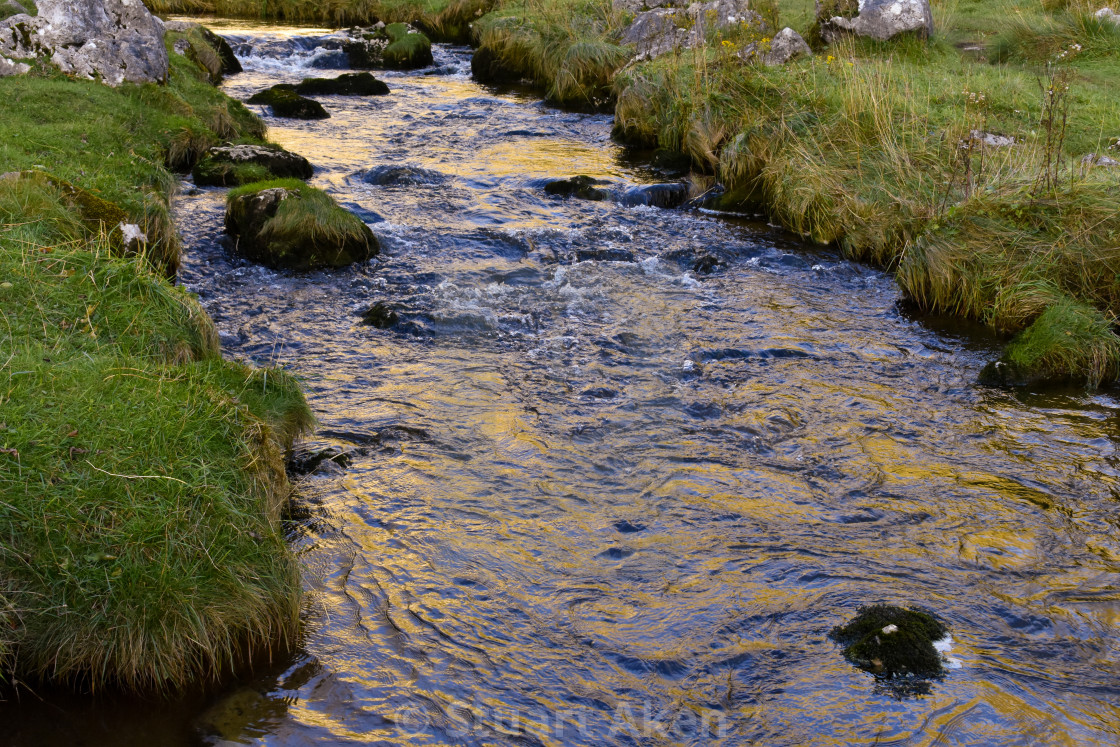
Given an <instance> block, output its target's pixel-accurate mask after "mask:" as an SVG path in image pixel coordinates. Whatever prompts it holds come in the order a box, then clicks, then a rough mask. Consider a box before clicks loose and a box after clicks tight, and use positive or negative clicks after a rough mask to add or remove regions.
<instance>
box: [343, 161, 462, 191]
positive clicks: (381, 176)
mask: <svg viewBox="0 0 1120 747" xmlns="http://www.w3.org/2000/svg"><path fill="white" fill-rule="evenodd" d="M359 178H360V179H361V180H362V181H363V182H365V183H366V184H374V185H377V186H379V187H399V186H414V185H421V184H443V183H444V182H446V181H447V175H446V174H441V173H439V172H438V171H432V170H431V169H423V168H420V167H419V166H397V165H393V164H388V165H383V166H374V167H373V168H372V169H370V170H369V171H366V172H364V173H362V174H360V175H359Z"/></svg>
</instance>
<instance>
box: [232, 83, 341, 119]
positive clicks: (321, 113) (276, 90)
mask: <svg viewBox="0 0 1120 747" xmlns="http://www.w3.org/2000/svg"><path fill="white" fill-rule="evenodd" d="M249 103H250V104H263V105H265V106H267V107H268V108H269V109H271V110H272V114H273V116H276V117H284V118H286V119H327V118H329V117H330V116H331V115H330V114H329V113H328V112H327V110H326V109H324V108H323V105H322V104H320V103H319V102H318V101H315V100H314V99H308V98H304V97H303V96H300V95H299V94H298V93H296V92H295V86H293V85H290V84H286V83H282V84H280V85H276V86H272V88H266V89H265V90H263V91H261V92H259V93H255V94H253V95H252V96H250V97H249Z"/></svg>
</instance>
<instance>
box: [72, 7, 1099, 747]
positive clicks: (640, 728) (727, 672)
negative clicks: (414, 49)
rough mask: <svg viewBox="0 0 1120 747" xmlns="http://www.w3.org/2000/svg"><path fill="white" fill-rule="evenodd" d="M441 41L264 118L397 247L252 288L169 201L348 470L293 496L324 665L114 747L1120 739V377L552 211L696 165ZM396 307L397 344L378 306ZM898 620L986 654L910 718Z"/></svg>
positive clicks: (574, 211)
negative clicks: (1006, 388) (585, 188)
mask: <svg viewBox="0 0 1120 747" xmlns="http://www.w3.org/2000/svg"><path fill="white" fill-rule="evenodd" d="M223 33H227V34H228V35H230V36H231V37H232V38H233V40H234V41H235V42H239V46H238V49H239V53H240V54H242V55H243V56H244V57H245V63H246V68H247V71H246V73H245V74H243V75H239V76H235V77H232V78H230V80H229V81H228V82H227V84H226V86H225V87H226V90H227V91H228V92H229V93H230V94H231V95H233V96H236V97H238V98H242V99H244V98H247V97H248V96H249V95H250V94H251V93H253V92H255V91H256V90H259V89H260V88H263V87H266V86H268V85H271V84H273V83H278V82H297V81H298V80H300V79H301V78H303V77H305V76H307V75H311V74H313V73H315V74H327V75H334V74H337V72H338V71H330V70H327V71H322V70H319V71H313V70H312V69H311V68H310V66H311V65H324V64H326V65H329V64H333V63H334V62H336V61H337V55H334V56H333V57H332V54H334V53H332V52H330V51H329V50H325V49H323V48H322V46H323V45H322V43H321V42H315V41H312V40H311V39H312V38H313V37H316V36H321V35H322V34H325V33H326V32H324V31H316V30H291V29H288V30H282V29H276V28H267V27H252V28H251V27H240V28H238V27H229V28H226V29H224V30H223ZM328 46H329V45H328ZM436 56H437V62H436V67H435V68H434V69H432V70H428V71H420V72H416V73H408V74H398V73H386V74H384V76H383V77H384V78H385V80H386V81H387V82H388V83H389V85H390V87H391V88H392V93H391V95H389V96H387V97H380V98H372V99H347V98H336V97H324V98H323V99H321V100H322V101H323V103H324V104H325V106H326V107H327V108H328V110H329V111H330V112H331V114H332V118H331V119H329V120H325V121H320V122H293V121H283V120H273V119H269V125H270V127H271V137H272V138H273V139H275V140H276V141H278V142H280V143H282V144H283V145H285V146H287V147H289V148H290V149H292V150H295V151H297V152H300V153H302V154H304V155H306V156H307V157H308V158H309V159H310V160H311V161H312V162H313V164H314V165H315V167H316V176H315V179H314V183H315V184H317V185H319V186H322V187H324V188H326V189H327V190H328V191H330V192H331V193H332V194H334V195H335V196H336V197H337V198H338V199H339V201H340V202H342V203H344V204H347V205H348V206H349V207H351V208H353V209H356V210H359V211H361V212H360V214H361V215H362V216H363V218H364V219H366V220H367V221H369V222H370V224H371V227H372V228H373V230H374V232H375V233H376V234H377V235H378V237H379V238H380V240H381V242H382V246H383V252H382V255H381V257H380V258H379V259H378V260H377V261H376V262H374V263H373V264H371V265H369V266H366V267H358V268H352V269H349V270H346V271H341V272H331V273H313V274H308V275H300V276H291V275H287V274H284V273H278V272H273V271H270V270H266V269H262V268H260V267H257V266H254V265H251V264H248V263H245V262H243V261H240V260H238V259H236V258H234V257H233V256H231V255H230V254H229V253H228V252H227V250H226V249H225V248H223V246H222V245H221V243H220V239H221V236H222V209H223V200H224V193H223V192H222V191H220V190H203V191H198V190H194V191H191V192H188V193H187V194H185V195H184V196H183V197H182V198H181V199H180V200H179V202H178V213H179V218H180V221H181V225H182V227H183V230H184V234H185V238H186V243H187V251H186V267H185V270H184V273H183V279H184V282H185V284H186V285H187V286H188V287H189V288H191V289H192V290H194V291H196V292H197V293H199V294H200V296H201V297H202V299H203V302H204V303H205V305H206V307H207V309H208V310H209V311H210V312H211V314H212V315H213V316H214V318H215V320H216V322H217V324H218V326H219V328H220V330H221V333H222V340H223V343H224V346H225V348H226V351H227V353H228V354H231V355H234V356H241V357H246V358H251V359H253V360H256V361H259V362H269V361H271V362H277V363H280V364H283V365H284V366H287V367H288V368H290V369H292V370H294V371H296V372H298V373H299V374H301V375H302V376H303V377H305V379H306V386H307V390H308V393H309V397H310V400H311V403H312V406H313V408H314V409H315V411H316V413H317V415H318V417H319V421H320V428H319V431H318V433H317V434H316V436H315V437H314V438H313V439H312V441H313V445H314V446H317V447H324V448H326V447H330V448H333V449H336V450H339V451H342V452H345V453H347V454H348V455H349V457H350V459H349V466H347V467H345V468H338V467H335V465H333V464H328V465H325V467H330V469H326V468H320V469H319V470H318V471H317V472H315V473H314V474H312V475H310V476H309V477H307V478H304V479H303V480H302V481H301V482H300V483H299V485H298V488H299V493H300V495H301V498H300V499H299V502H298V505H299V507H300V512H301V515H303V519H302V520H301V521H300V523H299V526H300V529H299V531H298V532H297V533H296V535H295V536H294V537H293V543H294V546H295V548H296V550H297V551H298V552H299V554H300V556H301V557H302V560H303V563H304V566H305V584H306V588H307V592H308V594H307V597H308V611H307V615H306V635H305V639H304V641H303V643H302V646H301V647H300V649H299V651H298V652H296V653H295V654H294V655H293V656H292V657H291V658H290V659H289V660H285V661H282V662H279V663H278V665H277V666H276V667H275V669H274V670H272V671H269V672H265V673H264V674H263V675H261V676H259V677H258V678H257V679H255V680H252V681H250V682H247V683H242V684H241V685H238V686H236V687H233V688H232V689H230V690H229V691H227V692H224V693H221V694H220V695H219V696H217V697H215V698H213V699H212V702H209V703H204V702H192V703H190V704H188V705H183V704H178V705H173V706H168V707H167V709H165V710H166V712H167V713H169V714H173V715H170V716H168V717H167V718H163V717H161V716H159V715H157V714H159V713H160V712H161V709H163V708H164V707H163V706H159V707H153V708H151V709H149V710H147V711H145V709H144V708H143V707H137V706H131V705H130V706H128V707H124V706H117V707H116V708H115V709H114V708H109V709H107V710H106V711H104V713H106V714H109V715H108V716H103V717H102V718H103V721H107V722H108V724H109V725H108V726H106V725H105V724H102V726H100V727H99V726H88V725H87V726H85V727H83V728H84V729H88V730H87V731H85V732H84V734H85V735H86V737H87V738H89V739H91V740H93V741H97V739H95V738H94V737H93V736H91V735H94V734H100V733H101V732H99V731H98V729H101V728H107V729H109V731H106V732H105V733H106V734H113V733H116V734H118V735H123V734H128V735H131V734H133V733H134V732H135V733H136V734H137V735H139V736H137V737H136V739H137V740H139V741H138V742H137V743H141V742H142V741H143V739H144V738H145V735H148V736H151V735H153V734H158V735H159V738H160V739H162V740H164V741H165V742H168V743H169V742H173V741H176V740H183V741H186V740H189V739H197V738H202V739H204V740H205V741H208V742H211V743H220V742H221V741H222V740H223V739H225V740H230V741H231V742H236V743H258V742H259V743H263V744H277V745H279V744H285V745H286V744H310V743H323V744H359V743H380V744H403V743H408V744H432V745H436V744H467V745H483V744H487V745H490V744H500V745H504V744H524V745H562V744H609V745H631V744H641V745H646V744H649V745H661V744H723V745H743V744H760V745H806V744H819V745H848V744H872V743H874V744H915V745H918V744H921V745H926V744H944V745H1005V744H1006V745H1036V744H1037V745H1054V744H1058V745H1065V744H1068V745H1079V744H1116V743H1117V742H1118V741H1120V680H1118V674H1120V645H1118V643H1117V634H1118V632H1120V589H1118V582H1120V576H1118V575H1117V571H1118V570H1120V534H1118V531H1117V530H1118V525H1120V503H1118V501H1117V498H1118V497H1120V487H1118V486H1120V479H1118V474H1120V456H1118V453H1117V446H1116V444H1117V443H1118V440H1117V439H1118V438H1120V427H1118V418H1117V412H1118V408H1120V401H1118V400H1117V397H1116V396H1115V394H1114V393H1112V394H1110V393H1101V394H1082V393H1077V392H1072V393H1067V394H1050V395H1047V396H1038V395H1026V394H1009V393H1005V392H1001V391H996V390H986V389H982V388H978V387H976V386H975V385H974V384H973V382H974V380H975V378H976V375H977V373H978V371H979V368H980V367H981V366H982V364H983V363H984V361H985V360H986V359H987V358H988V357H990V356H991V355H992V351H993V349H994V348H993V345H994V342H993V341H991V340H987V339H985V338H984V337H982V336H978V335H977V334H969V333H967V332H966V331H963V330H961V329H960V328H954V327H939V326H938V325H937V324H936V323H935V322H934V321H931V320H915V319H912V318H909V317H908V316H907V315H906V314H905V313H903V312H902V311H900V308H899V306H898V303H897V302H898V291H897V288H896V286H895V284H894V282H893V280H892V279H891V278H890V277H889V276H888V275H885V274H882V273H880V272H877V271H874V270H870V269H867V268H865V267H861V266H859V265H855V264H852V263H849V262H846V261H844V260H842V259H841V258H839V256H838V255H837V254H836V253H834V252H833V251H831V250H826V249H820V248H813V247H809V246H806V245H803V244H800V243H798V242H796V241H794V240H791V239H790V238H789V237H788V236H786V235H784V234H782V233H780V232H778V231H776V230H774V229H772V228H770V227H768V226H766V225H765V223H761V222H751V221H747V220H745V219H738V220H730V219H727V218H724V217H718V216H712V215H706V214H702V213H698V212H695V211H681V210H675V211H669V210H658V209H656V208H648V207H624V206H622V205H620V204H617V203H615V202H611V201H605V202H586V201H579V200H564V199H560V198H553V197H549V196H547V195H545V194H544V192H543V189H542V186H543V183H544V180H545V179H548V178H554V177H567V176H572V175H575V174H587V175H590V176H593V177H597V178H600V179H603V180H605V181H607V182H609V183H610V185H611V187H612V189H614V190H616V191H618V192H622V191H624V190H625V189H626V188H627V187H630V186H633V185H641V184H648V183H652V182H657V181H665V180H666V177H665V176H664V175H662V174H658V173H656V171H655V170H654V169H652V168H651V167H648V166H647V165H645V164H644V162H643V161H641V160H640V159H637V158H632V157H630V156H628V155H627V154H626V153H625V152H624V151H623V150H622V149H620V147H619V146H617V145H616V144H614V143H612V141H611V140H610V138H609V133H610V125H611V122H610V119H609V117H604V116H599V115H586V114H574V113H565V112H560V111H557V110H554V109H550V108H548V107H545V106H543V105H542V104H540V103H539V102H538V101H536V100H535V99H533V98H531V97H529V96H528V95H522V94H517V93H513V92H496V91H493V90H488V89H485V88H482V87H479V86H478V85H476V84H474V83H473V82H472V81H471V80H470V77H469V51H468V50H460V49H449V48H440V49H437V51H436ZM380 75H381V74H379V76H380ZM704 258H710V259H707V260H706V261H704V262H701V265H700V266H699V267H697V262H698V261H700V260H704ZM716 261H718V262H716ZM704 265H707V266H712V265H714V267H715V269H714V271H712V272H710V273H704V272H701V270H702V269H708V268H707V267H704ZM378 302H383V303H385V304H387V306H388V307H389V308H391V309H392V310H393V311H395V312H396V314H397V321H396V323H395V324H393V325H392V326H391V327H390V328H388V329H379V328H376V327H372V326H365V325H363V324H361V318H360V314H361V312H363V311H365V310H366V309H367V308H369V307H370V306H372V305H373V304H375V303H378ZM875 602H885V603H893V604H903V605H921V606H925V607H928V608H929V609H932V610H934V611H936V612H937V613H938V614H939V615H941V616H942V617H943V618H944V619H945V620H946V621H947V622H948V623H949V624H950V625H951V626H952V631H953V639H954V643H953V652H952V655H953V656H954V657H955V658H956V659H958V660H959V661H960V667H959V668H955V669H951V670H949V672H948V674H947V676H946V677H945V678H944V679H942V680H939V681H935V682H933V683H932V687H931V690H930V692H929V693H928V694H927V695H924V696H918V697H905V698H900V697H898V696H897V695H896V694H894V693H892V691H890V690H889V689H884V688H882V687H881V686H878V685H877V683H876V681H875V679H874V678H873V677H872V676H871V675H868V674H865V673H863V672H861V671H859V670H857V669H855V668H853V667H852V666H851V665H849V664H848V663H847V662H846V661H845V660H844V659H843V658H842V656H841V655H840V651H839V649H838V647H837V646H836V645H835V644H834V643H833V642H832V641H830V640H829V638H828V631H829V630H830V629H831V628H832V627H833V626H834V625H836V624H839V623H842V622H844V621H845V620H846V619H848V618H849V617H850V616H851V615H852V614H853V613H854V612H855V610H856V609H857V608H858V607H859V606H860V605H863V604H869V603H875ZM65 710H66V709H65V708H61V707H60V708H59V712H62V711H65ZM75 712H77V711H75ZM73 718H77V716H74V717H73ZM57 723H58V724H63V723H68V722H66V720H65V719H60V720H59V721H58V722H57ZM71 728H75V727H71ZM114 729H115V730H117V731H116V732H114V731H113V730H114ZM122 738H123V737H122ZM130 738H131V737H130ZM98 739H100V738H98ZM109 743H112V740H111V739H110V740H109Z"/></svg>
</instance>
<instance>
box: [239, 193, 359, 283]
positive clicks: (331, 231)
mask: <svg viewBox="0 0 1120 747" xmlns="http://www.w3.org/2000/svg"><path fill="white" fill-rule="evenodd" d="M226 229H227V230H228V231H229V233H230V235H231V236H234V237H235V238H236V239H237V251H238V252H239V253H241V254H243V255H245V256H246V257H249V258H250V259H254V260H256V261H258V262H262V263H264V264H266V265H269V266H270V267H277V268H282V269H290V270H311V269H318V268H324V267H343V266H346V265H349V264H353V263H354V262H363V261H366V260H368V259H370V258H371V257H373V256H374V255H376V254H377V253H378V252H379V251H380V247H379V245H378V243H377V237H376V236H374V235H373V232H372V231H370V229H369V227H368V226H367V225H366V224H365V223H363V222H362V221H361V220H360V219H359V218H358V217H357V216H355V215H354V214H353V213H350V212H349V211H347V210H343V209H342V208H341V207H339V206H338V204H337V203H336V202H335V201H334V200H333V199H332V198H331V197H330V196H329V195H328V194H327V193H325V192H323V191H322V190H319V189H316V188H314V187H310V186H308V185H307V184H304V183H303V182H300V181H296V180H294V179H280V180H274V181H267V182H258V183H254V184H247V185H245V186H242V187H238V188H237V189H234V190H232V191H231V192H230V194H229V199H228V205H227V209H226Z"/></svg>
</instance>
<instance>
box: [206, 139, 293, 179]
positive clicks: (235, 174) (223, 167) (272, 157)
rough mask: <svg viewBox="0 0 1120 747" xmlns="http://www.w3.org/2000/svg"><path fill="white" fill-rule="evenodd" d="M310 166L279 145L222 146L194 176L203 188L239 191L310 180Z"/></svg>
mask: <svg viewBox="0 0 1120 747" xmlns="http://www.w3.org/2000/svg"><path fill="white" fill-rule="evenodd" d="M312 173H313V169H312V168H311V163H310V162H308V160H307V159H306V158H304V157H303V156H299V155H296V154H295V153H291V152H289V151H286V150H284V149H283V148H281V147H279V146H276V145H222V146H218V147H215V148H211V149H210V150H209V151H207V153H206V155H205V156H203V158H202V159H201V160H200V161H199V162H198V163H197V164H196V165H195V167H194V170H193V172H192V175H193V176H194V182H195V184H197V185H199V186H202V187H236V186H240V185H242V184H249V183H251V182H256V181H261V180H264V179H270V178H274V179H310V178H311V175H312Z"/></svg>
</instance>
